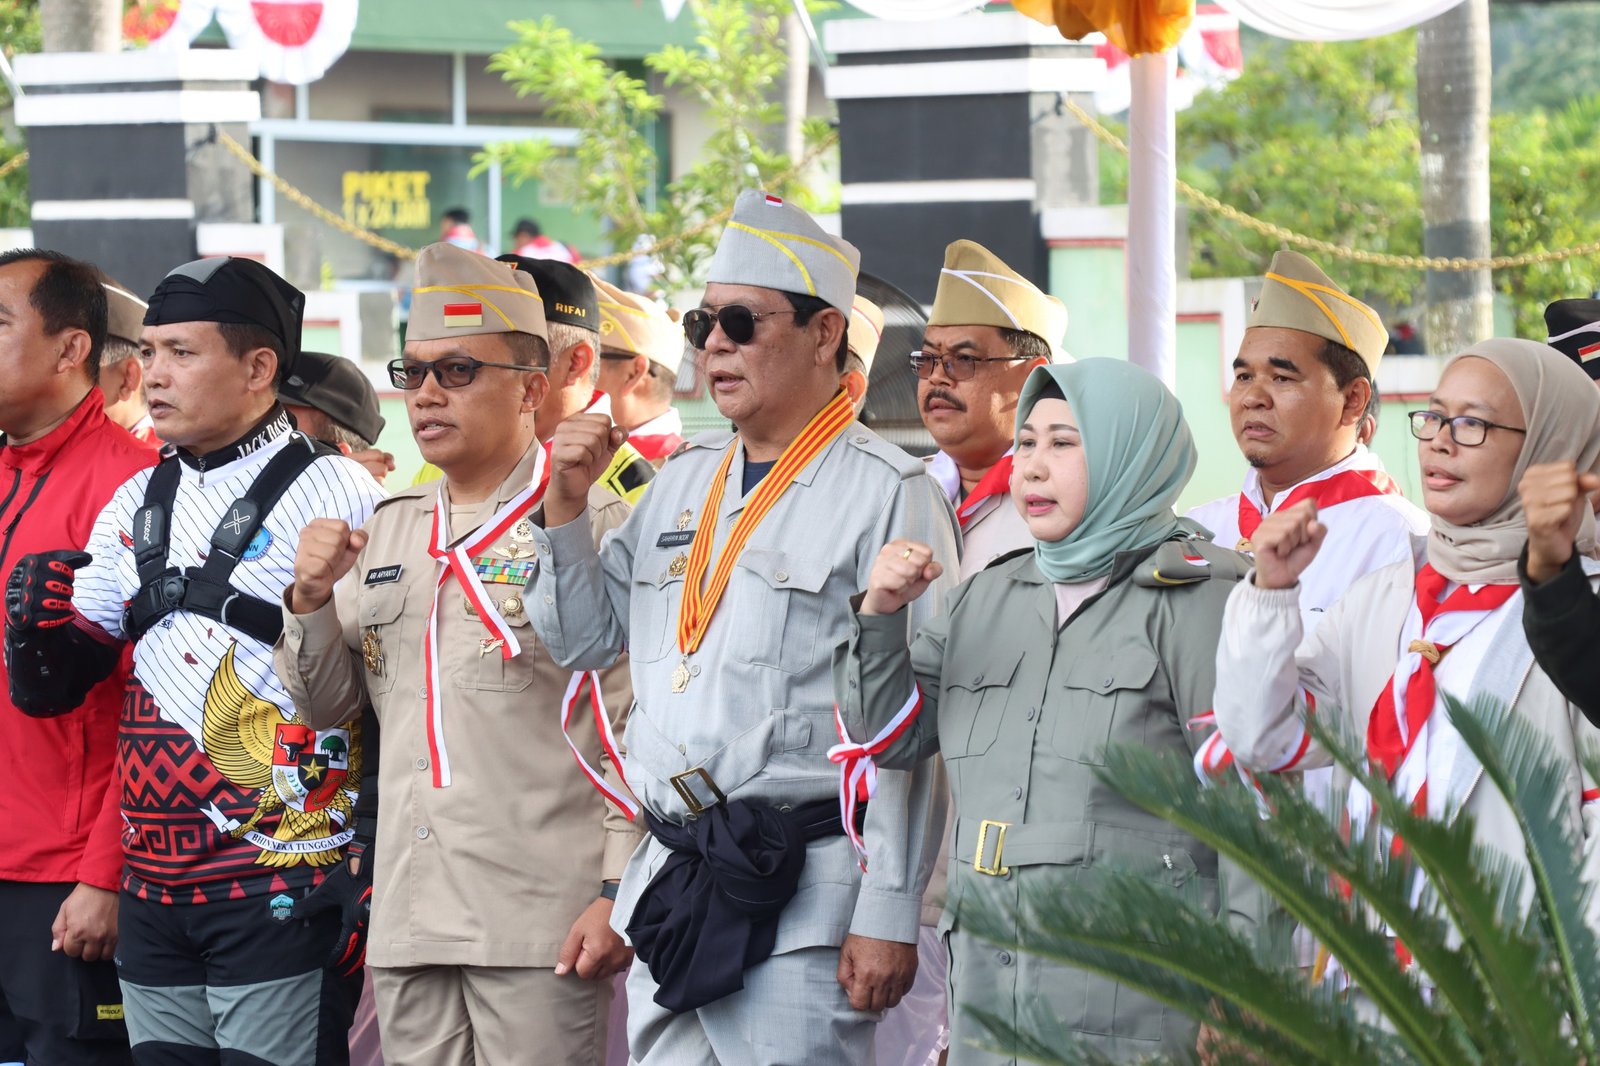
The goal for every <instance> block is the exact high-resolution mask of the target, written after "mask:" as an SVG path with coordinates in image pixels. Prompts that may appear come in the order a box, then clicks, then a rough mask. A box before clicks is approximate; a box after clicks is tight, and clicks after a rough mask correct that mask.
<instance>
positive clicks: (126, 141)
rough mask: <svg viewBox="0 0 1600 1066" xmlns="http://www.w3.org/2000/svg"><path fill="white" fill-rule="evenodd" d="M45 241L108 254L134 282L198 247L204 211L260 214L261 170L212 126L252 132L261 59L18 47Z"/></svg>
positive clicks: (212, 217) (33, 188)
mask: <svg viewBox="0 0 1600 1066" xmlns="http://www.w3.org/2000/svg"><path fill="white" fill-rule="evenodd" d="M16 67H17V80H18V81H19V82H20V83H21V85H22V89H23V95H22V96H20V97H18V99H17V100H16V122H17V125H18V126H21V127H23V128H24V129H26V130H27V132H28V152H29V160H28V176H29V193H30V195H31V197H32V200H33V236H34V243H35V244H36V245H38V246H39V247H41V248H53V249H55V250H57V251H61V252H66V253H67V254H68V255H74V256H78V257H80V258H83V259H88V260H91V261H93V262H95V263H97V264H98V265H99V266H100V267H101V268H102V269H104V270H105V271H106V272H107V273H108V274H110V275H111V276H112V277H114V278H116V279H118V280H119V281H121V282H122V283H123V284H125V285H127V286H129V287H130V288H131V289H133V290H134V291H135V292H139V293H141V294H144V293H148V292H150V291H151V290H152V289H154V288H155V286H156V283H157V282H159V281H160V280H161V278H162V276H163V275H164V274H166V272H167V271H168V270H170V269H172V268H173V267H174V266H177V265H178V264H179V263H184V262H187V261H188V260H190V259H193V258H195V256H196V251H195V226H196V224H197V223H200V222H252V221H254V215H255V206H254V190H253V189H252V187H251V178H250V172H249V171H248V170H247V169H246V168H245V167H244V165H243V164H242V163H241V162H240V161H239V160H238V159H237V158H236V157H234V156H233V155H232V154H230V153H229V152H228V150H227V149H226V148H224V147H223V146H222V145H221V144H219V143H217V141H216V139H215V137H214V136H213V130H214V129H220V130H226V131H227V132H228V133H229V134H231V135H232V136H233V137H234V138H235V139H236V140H238V141H239V142H240V143H241V144H244V145H248V144H249V143H250V140H249V137H250V134H249V128H248V123H250V122H252V121H255V120H256V119H259V118H260V117H261V100H260V97H259V96H258V95H257V93H256V92H255V90H254V89H253V88H252V82H253V80H254V78H255V69H254V67H253V66H252V65H251V63H250V62H249V61H247V60H246V59H244V58H243V57H241V56H239V55H238V54H237V53H234V52H229V51H224V50H220V49H195V50H191V51H187V52H148V51H146V52H121V53H115V54H100V53H82V52H57V53H43V54H38V55H23V56H18V57H17V63H16Z"/></svg>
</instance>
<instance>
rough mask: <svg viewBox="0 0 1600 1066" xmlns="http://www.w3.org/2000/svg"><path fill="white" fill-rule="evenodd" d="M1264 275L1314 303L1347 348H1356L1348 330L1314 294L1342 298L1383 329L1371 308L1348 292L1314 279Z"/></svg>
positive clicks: (1270, 273)
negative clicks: (1321, 283) (1325, 294)
mask: <svg viewBox="0 0 1600 1066" xmlns="http://www.w3.org/2000/svg"><path fill="white" fill-rule="evenodd" d="M1266 276H1267V280H1268V281H1276V282H1277V283H1278V284H1280V285H1287V286H1289V288H1291V289H1293V290H1294V291H1295V292H1298V293H1299V294H1300V295H1301V296H1304V297H1305V298H1306V299H1308V300H1310V301H1311V302H1312V303H1314V304H1316V305H1317V310H1319V311H1321V312H1322V313H1323V314H1324V315H1326V316H1327V318H1328V321H1329V322H1332V323H1333V328H1334V329H1336V330H1338V331H1339V336H1341V337H1343V338H1344V346H1345V347H1346V348H1349V349H1350V350H1351V351H1355V350H1356V345H1355V342H1354V341H1352V340H1351V339H1350V334H1349V332H1348V331H1346V330H1345V328H1344V325H1343V324H1342V323H1341V322H1340V321H1339V319H1338V316H1336V315H1335V314H1334V313H1333V309H1332V308H1331V307H1329V306H1328V305H1327V304H1326V303H1324V302H1323V301H1322V300H1321V299H1319V298H1318V297H1317V295H1316V294H1317V293H1319V292H1325V293H1327V294H1328V295H1329V296H1333V297H1336V298H1337V299H1340V300H1343V301H1344V302H1345V303H1347V304H1349V305H1350V306H1351V307H1354V308H1355V309H1356V310H1357V311H1360V312H1361V313H1362V314H1364V315H1366V316H1367V318H1369V319H1371V320H1372V324H1373V325H1374V326H1376V327H1377V328H1378V329H1383V323H1382V322H1381V321H1379V319H1378V316H1377V314H1375V313H1374V312H1373V310H1372V308H1370V307H1368V306H1367V305H1366V304H1364V303H1362V302H1361V301H1360V300H1357V299H1356V298H1355V297H1353V296H1351V295H1349V294H1348V293H1343V292H1340V291H1339V290H1338V289H1335V288H1333V287H1332V286H1329V285H1318V284H1317V283H1316V282H1314V281H1298V280H1296V279H1294V278H1286V277H1284V276H1283V275H1282V274H1274V273H1273V272H1272V271H1270V270H1269V271H1267V275H1266Z"/></svg>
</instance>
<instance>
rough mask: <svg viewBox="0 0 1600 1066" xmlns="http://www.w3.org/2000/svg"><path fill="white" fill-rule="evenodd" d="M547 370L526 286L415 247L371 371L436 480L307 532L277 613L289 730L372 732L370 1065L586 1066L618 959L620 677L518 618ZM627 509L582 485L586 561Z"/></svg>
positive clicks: (596, 1056) (537, 509) (623, 699)
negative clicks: (561, 653)
mask: <svg viewBox="0 0 1600 1066" xmlns="http://www.w3.org/2000/svg"><path fill="white" fill-rule="evenodd" d="M548 359H549V347H548V343H547V339H546V325H545V317H544V311H543V307H542V303H541V300H540V297H539V292H538V290H537V288H536V286H535V284H534V281H533V279H532V278H531V277H530V276H529V275H527V274H525V273H523V272H521V271H519V270H514V269H513V268H512V267H511V266H508V265H506V264H504V263H498V262H495V261H493V260H489V259H485V258H483V257H482V256H478V255H475V254H473V253H471V252H468V251H465V250H463V249H459V248H455V247H453V246H451V245H449V244H434V245H430V246H429V247H427V248H425V249H423V251H422V253H421V255H420V256H419V257H418V261H417V287H416V289H415V302H414V304H413V307H412V313H411V321H410V324H409V326H408V328H407V331H406V348H405V357H404V358H403V359H399V360H396V361H395V362H393V363H391V364H390V372H391V374H392V376H393V378H394V382H395V385H396V386H397V387H398V388H402V389H405V390H406V408H407V413H408V415H409V417H410V421H411V428H412V432H413V433H414V434H415V436H416V438H417V443H418V446H419V447H420V448H421V451H422V454H423V456H424V458H426V459H427V460H428V461H429V462H431V463H434V464H435V465H437V466H438V467H439V469H440V470H442V471H443V472H444V478H443V481H442V482H432V483H429V484H425V485H420V486H416V487H414V488H411V489H408V490H406V491H405V492H402V493H400V494H398V495H397V496H395V497H392V498H391V499H389V500H387V501H385V502H384V503H383V504H381V505H380V507H379V509H378V511H377V513H375V514H374V515H373V519H372V521H371V522H369V523H368V524H367V526H365V527H364V528H363V529H360V530H357V531H354V532H352V531H351V530H349V529H348V528H347V527H346V526H344V525H343V524H342V523H339V522H330V521H317V522H313V523H312V524H311V525H310V526H308V527H307V528H306V530H305V532H304V534H303V538H302V541H301V544H300V550H299V553H298V556H297V558H296V561H295V582H294V585H293V586H292V587H291V588H290V590H289V591H288V593H287V594H286V602H285V613H284V622H285V628H284V636H283V639H282V640H281V641H280V642H279V644H278V646H277V649H276V662H277V668H278V672H279V674H280V676H282V677H283V678H284V680H285V683H286V686H287V688H288V690H289V692H290V694H291V695H292V696H293V698H294V700H295V704H296V706H297V707H298V708H299V710H300V712H301V714H302V715H304V716H305V718H306V720H307V721H308V722H311V721H317V722H322V723H324V724H331V723H334V722H342V721H348V720H350V719H352V718H353V717H354V716H356V715H357V714H358V713H359V712H360V709H361V706H362V704H363V703H364V702H366V701H367V700H369V699H370V700H371V702H372V704H373V707H374V708H375V710H376V711H377V715H378V719H379V721H380V722H381V724H382V727H383V747H384V758H383V762H382V767H381V770H380V773H381V778H380V785H381V789H382V795H383V803H382V806H381V808H380V811H379V815H378V843H377V847H376V859H375V861H376V866H375V872H376V877H375V892H374V904H373V910H372V925H371V932H370V941H369V946H368V960H369V962H370V964H371V966H372V974H373V987H374V991H375V993H376V997H377V1002H378V1018H379V1028H380V1030H381V1033H382V1037H383V1048H384V1056H385V1059H386V1061H387V1062H388V1063H389V1064H390V1066H406V1064H416V1066H442V1064H451V1063H472V1062H479V1063H501V1062H504V1063H518V1062H530V1063H531V1062H538V1063H551V1064H556V1063H562V1064H566V1063H570V1064H573V1066H577V1064H584V1066H590V1064H596V1063H600V1062H602V1061H603V1060H604V1057H605V1029H606V1021H607V1017H608V1014H609V1010H610V1005H611V998H612V985H611V981H610V980H609V978H610V977H611V976H612V975H613V974H615V973H616V972H618V971H620V970H621V969H623V968H624V967H625V966H626V965H627V964H628V961H629V958H630V953H629V951H628V950H627V948H626V946H625V945H624V944H623V943H622V941H621V939H620V938H619V937H617V935H616V934H615V933H613V932H612V931H611V930H610V928H609V920H610V917H611V899H612V897H613V896H614V894H615V882H616V881H617V880H618V879H619V878H620V876H621V874H622V869H623V866H624V865H625V864H626V861H627V858H628V856H629V854H630V853H631V852H632V851H633V849H634V848H635V846H636V845H637V844H638V841H639V834H638V832H637V831H636V830H635V829H634V828H633V827H632V826H631V825H630V824H629V821H628V818H627V817H626V816H625V815H624V813H623V807H630V808H631V804H632V798H631V796H630V795H629V793H628V791H627V788H626V785H625V784H624V783H623V782H622V778H621V771H620V767H619V765H618V762H617V760H618V757H619V752H618V750H617V747H616V744H615V740H614V739H613V737H614V734H613V732H612V729H613V728H615V729H617V730H619V731H620V722H621V719H622V717H623V716H624V714H625V712H626V710H627V707H628V705H629V703H630V702H631V698H632V696H631V692H630V690H629V686H628V678H627V667H626V665H625V663H623V662H620V661H619V662H617V663H613V664H609V665H607V666H606V667H605V668H603V669H601V670H599V671H598V674H595V673H580V674H574V673H572V672H571V671H568V670H563V669H561V668H559V667H557V666H556V665H555V664H554V663H553V662H552V661H551V659H550V657H549V655H548V654H547V652H546V650H545V649H544V648H543V647H542V646H541V645H540V643H539V641H538V640H537V639H536V638H535V636H534V634H533V632H532V630H531V629H530V627H529V625H528V610H527V607H526V605H525V604H524V602H523V597H524V596H526V595H528V594H529V592H530V591H531V588H532V584H531V578H532V575H533V572H534V570H535V567H536V565H537V557H536V554H535V552H534V547H533V529H534V527H535V526H536V525H537V524H539V523H540V522H542V520H543V512H542V507H541V502H540V501H541V497H542V490H543V488H544V485H545V479H546V474H545V471H546V465H545V453H544V449H543V448H542V447H540V445H539V441H538V438H537V436H536V433H535V426H534V412H535V410H536V409H538V407H539V403H540V401H541V400H542V399H543V397H544V391H545V388H546V383H545V377H544V370H545V367H546V366H547V365H548ZM627 513H628V507H627V505H626V504H624V503H623V502H622V501H621V500H620V499H618V498H617V497H616V496H614V495H612V494H611V493H609V492H606V491H605V490H603V489H595V490H594V491H593V492H592V493H591V494H590V497H589V501H588V515H589V520H590V527H591V532H592V535H593V540H594V543H595V544H596V545H598V544H599V541H600V538H601V535H602V534H603V533H604V532H605V531H606V530H609V529H613V528H615V527H617V526H619V525H621V524H622V522H623V520H624V519H625V518H626V516H627ZM347 574H348V576H347V577H346V576H345V575H347ZM341 579H342V580H341ZM597 681H598V683H599V685H600V692H599V694H598V695H599V698H598V699H596V698H595V693H594V688H593V686H594V685H595V684H596V683H597ZM600 789H607V790H609V796H610V798H611V799H612V800H613V801H614V804H615V806H608V804H607V802H606V799H604V798H602V795H601V792H600V791H597V790H600ZM604 882H609V884H604Z"/></svg>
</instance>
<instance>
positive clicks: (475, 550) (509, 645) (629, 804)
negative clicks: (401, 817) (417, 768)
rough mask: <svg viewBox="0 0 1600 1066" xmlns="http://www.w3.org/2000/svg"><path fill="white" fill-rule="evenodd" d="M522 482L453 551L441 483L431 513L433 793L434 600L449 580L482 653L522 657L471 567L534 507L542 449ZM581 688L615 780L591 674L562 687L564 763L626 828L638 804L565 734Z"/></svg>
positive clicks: (609, 738) (428, 667) (437, 764)
mask: <svg viewBox="0 0 1600 1066" xmlns="http://www.w3.org/2000/svg"><path fill="white" fill-rule="evenodd" d="M529 482H530V483H529V485H528V487H527V488H525V489H523V490H522V491H521V492H519V493H517V494H516V495H515V496H513V497H512V498H511V500H510V502H509V503H507V504H506V505H505V506H504V507H502V508H500V510H498V511H496V512H495V513H494V515H493V517H491V518H490V519H489V520H488V521H487V522H485V523H484V524H483V525H481V526H479V527H478V528H477V529H475V530H473V531H472V532H471V533H469V534H468V535H467V536H465V537H463V538H461V540H460V541H458V542H457V544H456V546H455V547H454V548H451V547H449V546H448V544H449V539H450V532H449V530H450V519H449V513H450V512H449V504H448V503H447V502H446V501H445V498H444V483H443V482H442V481H441V482H440V484H439V494H438V497H437V498H436V500H435V501H434V505H433V532H432V536H431V539H430V540H429V543H428V554H429V555H431V556H433V558H434V560H435V561H437V562H438V564H439V577H438V580H437V581H436V582H435V583H434V587H433V604H432V606H431V607H430V608H429V611H428V630H427V634H426V635H425V636H424V638H423V644H422V654H423V665H424V667H425V676H426V677H427V684H428V687H427V700H428V702H427V726H428V755H429V757H430V759H431V760H432V765H433V787H434V788H449V787H450V749H449V747H448V746H447V745H446V744H445V731H444V723H445V719H444V692H445V688H444V683H443V679H442V678H441V676H440V674H439V594H440V592H442V591H443V590H444V586H445V583H446V582H448V581H449V580H450V578H451V577H454V578H455V579H456V584H458V585H460V586H461V589H462V591H463V592H464V593H465V594H466V597H467V601H468V602H469V603H471V604H472V608H473V610H474V611H476V612H477V613H478V619H479V621H480V622H482V623H483V627H484V628H485V629H487V630H488V631H489V636H488V638H486V640H487V645H486V646H488V647H494V648H497V649H498V650H499V652H500V657H501V658H502V659H508V660H509V659H514V658H516V657H517V656H518V655H520V654H522V645H521V643H520V642H519V641H518V640H517V632H516V628H515V627H514V626H512V625H510V624H508V623H507V622H506V620H505V616H504V615H502V614H501V613H500V608H499V605H498V604H496V603H495V601H494V598H493V597H491V596H490V595H489V593H488V590H487V589H485V588H484V586H483V578H482V577H481V576H480V575H479V573H478V568H477V566H476V565H474V564H473V561H472V560H473V558H474V557H475V556H477V555H479V554H481V553H482V552H483V551H485V550H486V549H488V548H489V547H490V546H491V545H493V544H494V542H495V541H497V540H499V539H500V538H501V537H503V536H505V535H506V534H507V533H509V532H510V531H511V529H512V528H513V527H514V526H516V524H517V523H518V522H521V521H522V520H523V519H524V518H526V517H527V516H528V515H529V514H531V513H532V512H533V510H534V508H536V507H538V506H539V501H540V500H542V499H543V498H544V490H545V487H546V486H547V485H548V484H549V482H550V468H549V466H548V465H547V464H546V462H545V450H544V449H542V448H541V449H540V450H539V451H538V452H537V453H535V455H534V458H533V476H532V478H530V479H529ZM586 681H587V682H588V693H589V706H590V709H591V710H592V712H593V714H594V722H595V732H596V733H597V734H599V737H600V743H601V744H602V745H603V746H604V748H605V751H606V754H607V756H608V757H609V758H610V759H611V764H612V766H614V767H615V768H616V771H617V776H618V777H619V778H621V777H622V757H621V755H620V754H619V753H618V749H617V739H616V737H615V735H614V734H613V733H612V730H611V719H610V717H609V716H608V715H607V714H606V707H605V703H604V701H603V700H602V698H601V695H600V675H599V674H598V673H596V672H594V671H592V670H591V671H578V672H576V673H574V674H573V675H572V680H571V681H570V682H568V684H567V691H566V695H565V696H564V697H563V698H562V701H561V735H562V737H563V738H564V739H565V740H566V742H567V746H568V747H569V748H571V749H572V757H573V758H574V759H576V760H577V761H578V768H579V769H580V770H581V771H583V775H584V776H585V777H587V778H588V779H589V783H590V784H592V785H594V787H595V788H596V789H597V790H598V791H599V792H600V794H601V795H602V796H604V797H605V798H606V799H608V800H610V801H611V802H612V803H614V804H616V806H617V807H618V808H620V809H621V810H622V812H623V813H624V814H626V815H627V816H628V818H629V820H630V821H631V820H632V819H633V817H634V816H635V815H636V814H638V812H639V807H638V804H636V803H635V802H634V800H633V798H632V796H630V795H629V794H628V793H627V792H625V791H618V790H617V789H614V788H612V787H611V786H610V785H609V784H608V783H607V782H606V780H605V778H604V777H603V776H602V775H601V774H600V772H599V771H597V770H596V769H595V768H594V767H593V766H591V765H590V764H589V761H588V760H587V759H585V758H584V757H583V753H582V751H580V750H579V748H578V746H577V744H575V743H574V742H573V740H572V736H571V732H570V727H571V724H572V718H573V714H574V713H575V712H576V711H577V709H578V707H579V705H580V704H581V703H582V697H583V692H584V683H585V682H586ZM623 787H624V788H626V787H627V781H626V779H624V780H623Z"/></svg>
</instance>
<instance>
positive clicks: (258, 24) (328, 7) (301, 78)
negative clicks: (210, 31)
mask: <svg viewBox="0 0 1600 1066" xmlns="http://www.w3.org/2000/svg"><path fill="white" fill-rule="evenodd" d="M358 4H359V0H154V2H152V3H146V4H142V5H140V6H139V7H136V8H133V9H131V10H130V11H129V13H128V15H127V16H126V18H125V19H124V22H123V31H124V36H126V37H128V38H129V39H130V40H142V41H145V42H147V44H148V45H149V47H151V48H157V49H162V50H169V51H170V50H181V49H184V48H188V47H189V45H190V44H191V43H192V42H193V41H194V39H195V38H196V37H198V36H199V35H200V33H201V32H202V31H203V30H204V29H205V28H206V27H207V26H209V25H211V20H212V19H213V18H215V19H216V20H217V24H218V25H220V26H221V27H222V32H223V33H224V34H226V35H227V38H228V47H229V48H233V49H237V50H238V51H241V52H248V53H249V54H250V55H252V56H254V57H255V60H256V66H257V70H258V71H259V73H260V75H261V77H263V78H266V79H267V80H268V81H276V82H282V83H284V84H287V85H305V84H308V83H310V82H313V81H316V80H317V79H318V78H320V77H322V76H323V75H324V74H326V73H327V72H328V68H329V67H331V66H333V64H334V63H335V62H336V61H337V60H338V59H339V57H340V56H342V55H344V53H345V51H346V50H347V49H348V48H349V47H350V38H351V37H352V36H353V35H354V33H355V29H356V14H357V10H358Z"/></svg>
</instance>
